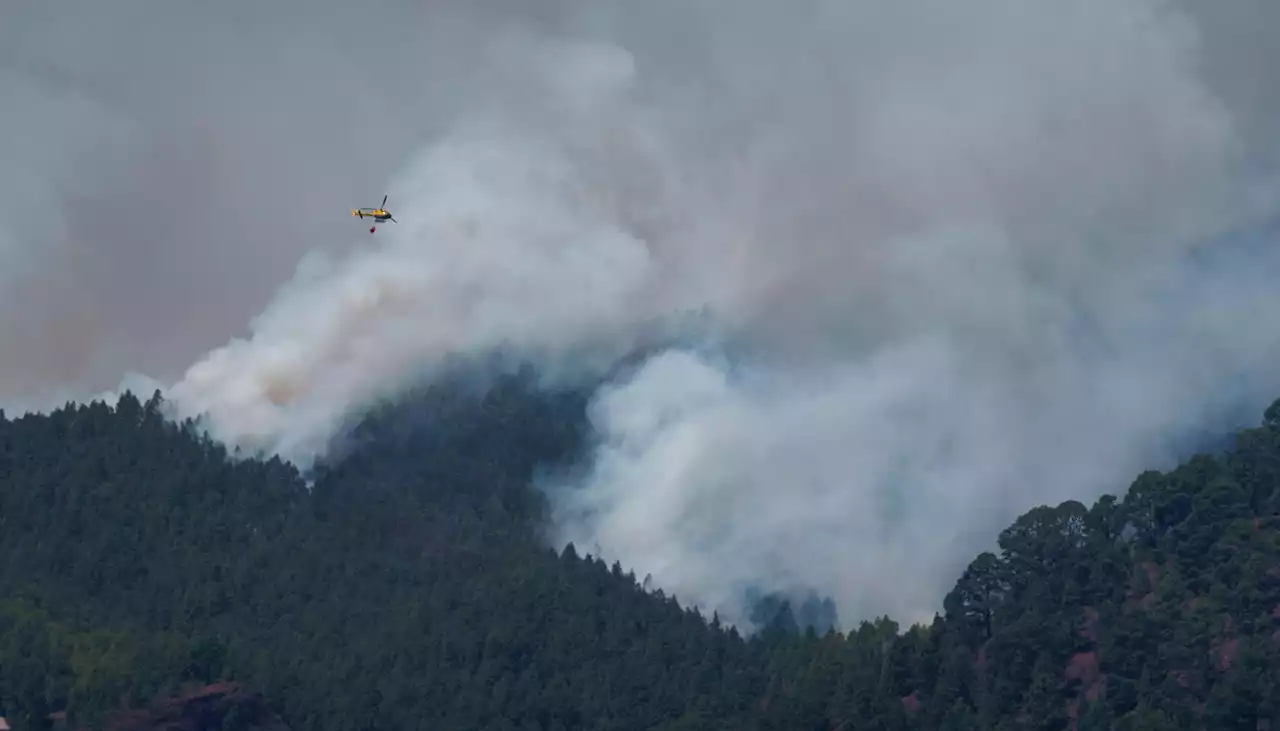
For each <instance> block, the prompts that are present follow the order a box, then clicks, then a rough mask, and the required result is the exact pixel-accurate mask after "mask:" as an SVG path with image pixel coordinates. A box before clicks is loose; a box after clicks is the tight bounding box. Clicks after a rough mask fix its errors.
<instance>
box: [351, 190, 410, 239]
mask: <svg viewBox="0 0 1280 731" xmlns="http://www.w3.org/2000/svg"><path fill="white" fill-rule="evenodd" d="M385 205H387V196H385V195H384V196H382V203H381V204H380V205H379V206H378V207H377V208H352V209H351V215H353V216H359V217H360V218H364V217H365V216H368V217H369V218H372V219H373V220H374V221H375V223H374V224H373V225H372V226H370V227H369V233H373V232H374V231H377V230H378V224H379V223H382V222H383V221H391V222H392V223H400V222H399V221H397V220H396V219H395V218H394V217H393V216H392V215H391V211H388V210H385V209H383V207H382V206H385Z"/></svg>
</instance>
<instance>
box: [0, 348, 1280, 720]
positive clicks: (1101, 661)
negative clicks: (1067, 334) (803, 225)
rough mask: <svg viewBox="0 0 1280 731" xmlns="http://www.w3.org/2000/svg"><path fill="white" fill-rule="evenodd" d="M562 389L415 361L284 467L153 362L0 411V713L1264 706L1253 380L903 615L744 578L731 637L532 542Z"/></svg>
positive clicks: (1274, 434) (990, 714)
mask: <svg viewBox="0 0 1280 731" xmlns="http://www.w3.org/2000/svg"><path fill="white" fill-rule="evenodd" d="M586 400H587V393H586V392H585V391H580V390H573V389H567V390H563V391H552V390H546V389H539V388H535V387H534V384H533V381H532V378H531V376H530V375H529V374H528V373H527V372H526V373H521V374H516V375H511V376H507V377H503V378H500V379H498V380H497V381H496V382H495V383H493V384H491V385H490V386H489V387H487V388H478V389H477V388H458V387H452V386H450V385H448V384H441V385H438V386H436V387H432V388H426V389H424V390H422V391H421V392H418V393H416V394H414V395H413V397H412V398H410V399H407V400H405V401H403V402H401V403H398V404H396V405H389V406H388V407H386V408H383V409H380V410H377V411H375V412H373V413H371V414H370V415H369V416H368V417H367V418H366V419H365V420H364V421H363V422H362V423H361V424H360V425H359V427H358V428H357V429H356V430H355V431H354V432H353V435H352V437H351V439H350V441H349V442H348V448H347V449H346V450H345V451H344V453H343V455H342V459H340V460H337V461H335V462H334V463H333V464H330V465H322V466H321V467H320V468H319V469H317V470H316V473H315V475H314V476H313V478H314V484H312V485H310V486H308V484H307V483H306V482H305V481H304V479H303V477H302V476H301V475H299V474H298V472H297V471H296V470H295V469H294V468H293V467H292V466H290V465H288V464H285V463H282V462H281V461H279V460H278V459H235V458H232V457H231V456H230V455H228V454H227V452H226V450H225V449H224V448H223V447H222V446H220V445H219V444H217V443H215V442H213V441H211V440H210V439H208V438H206V437H203V436H201V434H200V433H199V431H198V430H197V429H195V427H194V426H193V425H192V424H191V423H190V422H187V423H182V424H175V423H172V422H169V421H167V420H165V419H164V418H163V417H162V416H161V408H160V405H161V402H160V399H159V395H158V394H157V395H156V396H154V397H152V398H151V399H149V400H147V401H146V402H143V401H142V400H140V399H138V398H137V397H135V396H134V395H132V394H126V395H125V396H123V397H122V398H121V399H120V400H119V402H118V403H117V404H116V405H115V406H114V407H113V406H109V405H107V404H105V403H102V402H94V403H90V404H67V405H66V406H65V407H64V408H62V409H59V410H57V411H55V412H52V413H49V414H44V415H26V416H23V417H21V418H17V419H12V418H8V417H5V416H4V415H3V412H0V714H2V715H5V716H7V718H8V720H9V723H10V724H11V725H13V726H14V727H15V729H20V728H40V727H45V726H47V725H49V724H50V723H51V721H50V714H51V713H54V712H65V713H66V717H67V720H68V721H69V722H70V723H72V724H73V725H81V724H87V725H93V724H96V723H99V722H101V721H102V719H104V718H106V717H107V714H110V713H112V712H115V711H116V710H118V709H120V708H121V707H129V706H137V705H139V704H142V703H145V702H146V701H147V700H148V699H152V698H156V697H164V696H168V695H173V694H175V693H177V692H178V691H179V690H180V689H181V688H183V687H184V686H186V685H189V684H193V683H212V682H215V681H220V680H233V681H236V682H238V683H241V684H243V685H245V686H246V687H249V688H252V689H254V690H256V691H259V692H261V693H262V694H263V696H264V697H265V698H266V699H267V702H268V703H270V704H271V706H272V708H273V710H275V711H276V712H277V713H278V714H279V716H280V717H281V718H282V719H283V720H284V721H285V723H287V724H288V725H289V726H290V727H292V728H297V729H303V728H305V729H317V730H321V731H374V730H377V731H383V730H386V731H390V730H391V729H410V728H415V729H416V728H424V729H425V728H430V729H458V730H462V729H476V730H485V731H576V730H578V729H583V730H586V729H600V730H604V731H614V730H616V731H621V730H623V729H627V730H630V729H635V730H637V731H639V730H642V729H643V730H663V731H677V730H680V731H692V730H695V729H725V730H728V729H734V730H735V731H736V730H739V729H760V730H765V729H788V730H795V729H800V730H802V731H836V730H837V729H841V730H844V731H854V730H858V729H866V730H868V731H872V730H885V731H887V730H890V729H892V730H901V731H906V730H907V729H931V730H932V729H946V730H950V731H965V730H969V729H972V730H974V731H976V730H977V729H995V730H997V731H1005V730H1011V729H1069V728H1070V729H1077V730H1078V731H1098V730H1099V729H1117V730H1127V731H1145V730H1147V729H1153V730H1154V729H1159V730H1160V731H1176V730H1178V729H1188V730H1190V729H1200V728H1212V729H1249V730H1250V731H1256V729H1261V728H1280V726H1278V725H1277V723H1278V722H1280V711H1278V710H1277V707H1276V703H1277V701H1276V700H1275V699H1278V698H1280V685H1278V681H1280V530H1278V529H1280V418H1277V416H1276V415H1277V414H1280V401H1277V402H1276V404H1273V405H1272V406H1271V407H1270V408H1269V409H1267V410H1266V412H1265V417H1264V423H1263V425H1262V426H1260V427H1258V428H1254V429H1248V430H1244V431H1242V432H1240V433H1239V434H1238V435H1237V436H1236V439H1235V442H1234V445H1233V446H1232V447H1231V448H1230V449H1228V450H1226V451H1225V452H1223V453H1222V454H1215V455H1208V454H1202V455H1197V456H1195V457H1193V458H1191V459H1188V460H1187V461H1185V462H1184V463H1183V464H1181V465H1179V466H1178V467H1177V468H1176V469H1174V470H1172V471H1170V472H1168V473H1160V472H1154V471H1151V472H1146V473H1144V474H1142V475H1139V476H1138V477H1137V479H1136V480H1135V481H1134V482H1133V484H1132V485H1131V486H1130V487H1129V489H1128V491H1127V493H1126V494H1125V495H1124V496H1123V499H1120V498H1118V497H1116V496H1110V495H1108V496H1104V497H1102V498H1101V499H1099V500H1097V501H1096V502H1095V503H1094V504H1093V505H1092V506H1086V505H1084V504H1083V503H1080V502H1076V501H1068V502H1065V503H1062V504H1061V505H1058V506H1040V507H1037V508H1035V509H1033V510H1030V511H1028V512H1027V513H1026V514H1025V515H1023V516H1022V517H1020V518H1019V519H1018V520H1017V521H1016V522H1014V524H1013V525H1011V526H1009V527H1008V528H1007V529H1006V530H1005V531H1003V532H1002V533H1001V534H1000V536H999V542H998V546H999V550H998V551H995V552H988V553H983V554H981V555H979V556H977V557H975V559H974V560H973V561H972V563H970V564H969V566H968V568H967V569H966V570H965V571H964V572H963V574H962V575H961V576H960V577H958V580H957V582H956V585H955V588H954V589H953V590H952V591H951V592H950V593H948V594H947V596H946V598H945V600H944V602H943V611H942V612H941V613H940V614H939V616H937V617H936V618H935V619H934V621H933V623H932V624H931V625H929V626H915V627H912V628H910V629H907V630H905V631H904V630H903V629H902V628H901V627H899V626H898V625H897V624H896V623H895V622H893V621H892V620H891V619H890V618H881V619H879V620H877V621H874V622H863V623H862V624H861V625H860V626H858V627H857V628H854V629H850V630H849V631H848V632H837V631H835V630H829V629H827V627H826V626H819V628H818V629H816V630H815V629H814V627H813V624H811V623H807V622H805V621H797V616H801V617H803V616H808V615H813V616H819V615H823V616H825V615H826V614H827V611H826V609H824V608H823V607H822V606H821V603H820V602H815V603H814V605H813V606H811V607H808V608H806V609H804V610H803V611H800V609H799V608H797V610H796V611H793V610H792V608H791V607H790V606H788V605H787V604H786V602H785V601H781V600H779V599H777V598H766V600H765V601H762V607H764V608H765V609H767V610H768V611H769V615H770V616H771V617H772V619H771V620H770V622H769V624H768V629H767V630H766V631H764V632H761V633H759V634H757V635H753V636H752V637H750V638H744V637H742V636H740V635H739V633H738V632H737V631H735V630H733V629H731V628H725V627H722V626H721V625H720V623H719V620H718V618H716V617H714V616H713V617H704V616H702V615H701V614H700V613H698V612H696V611H692V610H689V609H687V608H684V607H682V606H680V604H679V602H678V601H677V600H676V598H674V597H670V596H666V595H664V594H663V592H661V591H648V590H646V589H643V588H642V587H641V586H640V584H639V583H638V582H637V581H636V578H635V576H634V575H633V574H631V573H630V572H629V571H627V570H626V569H625V567H623V566H620V565H618V564H614V565H611V566H609V565H605V564H604V563H603V562H602V561H600V560H599V559H598V558H595V557H591V556H587V555H584V554H582V553H580V552H579V551H578V550H577V548H576V547H574V546H572V545H570V546H568V547H566V548H565V549H564V550H563V551H559V552H557V551H553V550H550V549H548V548H547V546H546V544H545V542H544V541H543V539H542V536H541V532H540V531H541V528H542V526H543V525H544V523H545V514H546V513H545V505H544V504H543V502H542V498H541V496H540V494H539V493H538V492H537V491H536V490H534V489H533V488H531V487H530V482H531V479H532V477H533V476H534V475H535V474H536V473H537V472H538V471H539V470H542V469H548V468H552V469H554V468H561V467H569V466H571V465H572V464H573V463H574V462H575V460H576V459H577V458H578V457H579V456H580V455H581V454H582V453H583V449H584V447H585V445H586V443H587V440H588V439H589V435H588V433H587V426H586V419H585V416H584V412H585V407H586ZM1080 458H1087V455H1081V456H1080ZM762 611H764V610H763V609H762ZM825 624H826V625H829V621H828V622H826V623H825ZM233 715H234V714H233ZM227 719H230V720H227ZM227 719H224V721H223V725H224V727H227V728H232V727H238V726H243V725H244V724H245V723H247V722H245V721H243V720H239V721H237V720H236V718H233V717H232V715H229V716H228V717H227Z"/></svg>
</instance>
